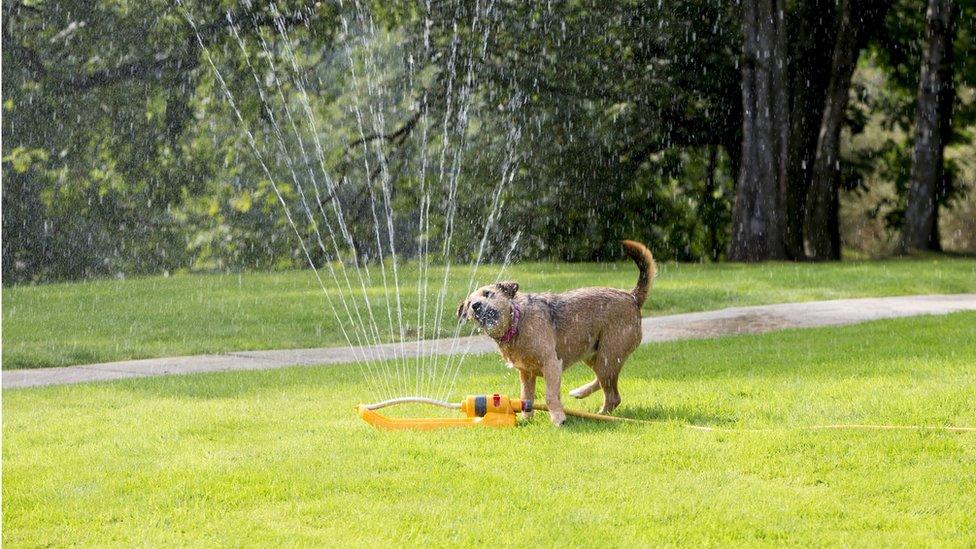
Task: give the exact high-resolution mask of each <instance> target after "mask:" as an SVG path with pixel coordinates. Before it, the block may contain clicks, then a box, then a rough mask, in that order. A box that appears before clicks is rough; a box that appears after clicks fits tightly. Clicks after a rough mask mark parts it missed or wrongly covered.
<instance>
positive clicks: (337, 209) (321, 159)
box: [252, 4, 389, 377]
mask: <svg viewBox="0 0 976 549" xmlns="http://www.w3.org/2000/svg"><path fill="white" fill-rule="evenodd" d="M271 9H272V10H273V14H274V16H275V27H276V29H277V30H278V32H279V33H280V36H281V38H282V43H283V44H285V51H286V54H287V58H288V59H289V60H290V61H291V66H292V69H293V71H294V73H295V82H296V87H297V88H298V89H299V91H300V93H301V96H300V98H301V100H302V104H303V107H304V111H305V115H306V123H307V125H308V128H309V132H310V133H311V134H312V137H313V140H314V142H315V148H316V152H317V153H318V166H319V170H320V172H321V174H322V176H323V178H324V180H325V183H326V190H327V191H328V196H329V197H330V199H329V202H330V203H331V205H332V210H333V213H334V215H335V217H336V222H337V224H338V226H339V229H340V231H341V233H342V236H343V237H344V239H345V240H346V244H347V245H348V246H349V248H350V249H351V250H353V260H354V266H355V269H356V275H357V278H358V279H359V285H360V289H361V292H362V294H361V295H362V299H363V302H364V303H365V306H366V311H367V317H368V318H369V324H368V325H367V324H366V323H365V321H364V320H363V318H362V314H361V313H360V311H359V307H358V306H357V307H354V310H355V313H356V317H357V319H358V320H359V323H360V325H361V326H363V327H364V328H363V331H364V333H365V334H366V338H367V339H369V338H370V335H372V339H373V345H372V346H370V347H369V349H370V354H371V356H372V358H373V360H376V361H377V362H380V363H381V364H382V369H383V370H384V371H385V372H388V368H387V366H386V364H385V361H383V360H382V359H380V358H379V357H377V352H378V351H377V346H378V345H379V343H380V342H381V339H380V337H379V330H378V327H377V324H376V320H375V318H374V317H373V314H372V305H371V304H370V300H369V293H368V291H367V290H366V284H365V282H364V279H363V273H362V268H361V267H360V265H359V258H358V256H357V255H356V254H355V245H354V243H353V240H352V236H351V233H350V232H349V230H348V227H347V226H346V222H345V216H344V214H343V210H342V204H341V201H340V199H339V195H338V192H337V186H336V185H335V183H334V182H333V180H332V178H331V176H330V175H329V172H328V170H327V169H326V167H325V155H324V151H323V149H322V146H321V142H320V140H319V138H318V132H317V125H316V123H315V117H314V114H313V111H312V109H311V106H310V102H309V101H308V95H307V91H306V89H305V86H304V82H303V81H302V73H301V71H299V70H298V67H297V62H296V61H295V55H294V51H293V50H292V49H291V46H290V44H289V41H288V37H287V36H286V35H285V33H284V26H283V24H282V23H281V21H280V14H279V13H278V12H277V10H276V8H275V6H274V4H272V5H271ZM252 23H254V22H253V16H252ZM255 30H256V32H257V35H258V38H259V39H260V42H261V47H262V49H263V50H264V52H265V54H266V55H267V59H268V65H269V68H270V69H271V74H272V76H273V78H274V81H275V87H276V89H277V92H278V96H279V98H280V99H281V102H282V105H283V106H284V110H285V114H286V116H287V117H288V120H289V124H290V126H291V128H292V132H293V133H294V134H295V137H296V139H297V141H298V145H299V148H300V150H301V152H302V157H303V159H304V160H305V166H306V169H307V170H308V174H309V179H310V180H311V181H312V187H313V189H314V191H315V197H316V202H317V204H318V209H319V212H320V213H321V215H322V217H323V219H324V220H326V222H327V223H328V218H329V216H328V214H327V213H326V212H325V209H324V208H323V206H322V203H323V199H322V195H321V193H320V192H319V186H318V182H317V178H316V177H315V175H314V174H313V168H312V163H311V162H310V161H309V159H308V153H307V148H306V146H305V140H304V139H303V138H302V135H301V132H300V131H299V130H298V127H297V124H296V122H295V117H294V115H293V114H292V111H291V108H290V107H289V105H288V101H287V99H286V98H285V95H284V91H283V89H282V85H281V79H280V78H279V77H278V69H277V67H276V66H275V63H274V56H273V55H272V53H271V51H270V48H269V46H268V43H267V40H266V38H265V36H264V32H263V31H262V30H261V28H260V27H258V26H257V25H256V24H255ZM328 228H329V238H330V240H331V242H332V246H333V249H334V250H335V253H336V256H337V257H341V252H340V251H339V245H338V242H337V241H336V236H335V232H334V231H332V229H331V226H328ZM339 266H340V268H341V269H340V270H341V271H342V275H343V279H344V281H345V285H346V289H347V291H348V292H349V294H350V295H351V296H352V295H354V293H355V292H354V291H353V289H352V284H351V282H350V280H349V273H348V269H347V268H346V264H345V262H344V261H341V260H340V262H339ZM387 377H389V376H388V375H387Z"/></svg>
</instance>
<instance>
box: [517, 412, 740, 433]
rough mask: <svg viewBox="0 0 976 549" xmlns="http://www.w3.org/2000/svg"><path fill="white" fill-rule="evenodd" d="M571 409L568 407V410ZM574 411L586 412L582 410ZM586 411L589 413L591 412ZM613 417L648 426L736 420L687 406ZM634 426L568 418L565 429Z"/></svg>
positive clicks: (722, 423)
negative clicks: (704, 412)
mask: <svg viewBox="0 0 976 549" xmlns="http://www.w3.org/2000/svg"><path fill="white" fill-rule="evenodd" d="M570 408H571V407H569V406H567V410H568V409H570ZM572 409H576V410H581V411H584V410H583V409H582V408H572ZM585 411H587V412H589V411H590V410H585ZM543 415H545V414H543ZM613 417H616V418H627V419H638V420H640V421H646V422H648V423H647V424H645V425H648V426H650V425H651V424H653V423H658V424H660V425H665V424H667V423H668V422H678V423H681V424H690V425H707V426H709V427H721V426H728V425H733V424H734V423H735V418H734V417H732V416H730V415H713V414H703V413H702V412H701V411H700V410H696V409H694V408H691V407H686V406H623V407H621V408H617V410H616V411H615V412H614V413H613ZM535 421H538V420H535ZM545 421H547V422H548V421H549V419H548V417H546V418H545ZM632 425H639V424H637V423H633V422H628V421H601V420H596V419H588V418H582V417H574V416H568V417H567V419H566V423H565V424H563V427H564V428H566V429H567V430H570V431H579V432H601V431H608V430H612V429H617V428H620V427H625V426H632Z"/></svg>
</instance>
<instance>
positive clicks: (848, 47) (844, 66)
mask: <svg viewBox="0 0 976 549" xmlns="http://www.w3.org/2000/svg"><path fill="white" fill-rule="evenodd" d="M889 7H890V6H889V5H888V3H887V2H879V1H873V2H869V1H867V0H841V2H840V5H839V7H838V9H839V12H838V24H837V40H836V42H835V43H834V53H833V58H832V60H831V71H830V72H831V75H830V83H829V84H828V86H827V96H826V100H825V102H824V112H823V120H822V121H821V123H820V133H819V137H818V140H817V150H816V153H815V155H814V161H813V170H812V173H811V179H810V188H809V190H808V191H807V198H806V211H805V212H804V220H803V233H804V248H805V251H806V255H807V257H808V258H810V259H814V260H820V261H822V260H827V259H840V238H839V234H840V229H839V226H838V211H837V210H838V202H839V200H838V196H837V194H838V187H839V184H840V131H841V127H842V126H843V123H844V113H845V110H846V109H847V101H848V96H849V94H850V87H851V78H852V77H853V75H854V69H855V68H856V66H857V58H858V56H859V55H860V53H861V49H862V48H863V47H864V44H865V42H866V41H867V39H868V38H869V37H870V33H871V32H873V31H874V30H875V29H876V28H877V27H878V26H880V23H881V21H882V19H883V18H884V15H885V13H887V11H888V8H889Z"/></svg>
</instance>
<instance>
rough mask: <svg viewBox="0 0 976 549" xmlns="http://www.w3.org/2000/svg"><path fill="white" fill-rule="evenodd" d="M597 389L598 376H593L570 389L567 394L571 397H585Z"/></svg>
mask: <svg viewBox="0 0 976 549" xmlns="http://www.w3.org/2000/svg"><path fill="white" fill-rule="evenodd" d="M599 390H600V380H599V378H593V381H591V382H589V383H587V384H585V385H580V386H579V387H577V388H575V389H573V390H572V391H570V392H569V396H571V397H573V398H586V397H588V396H590V395H592V394H593V393H595V392H597V391H599Z"/></svg>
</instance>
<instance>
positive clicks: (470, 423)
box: [359, 393, 532, 431]
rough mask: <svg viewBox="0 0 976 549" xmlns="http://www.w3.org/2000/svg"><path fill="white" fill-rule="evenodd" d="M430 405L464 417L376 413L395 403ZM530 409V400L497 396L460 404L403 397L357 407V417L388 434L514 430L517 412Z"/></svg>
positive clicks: (477, 396)
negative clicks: (455, 429) (463, 429)
mask: <svg viewBox="0 0 976 549" xmlns="http://www.w3.org/2000/svg"><path fill="white" fill-rule="evenodd" d="M411 403H412V404H430V405H431V406H440V407H441V408H448V409H452V410H460V411H461V412H462V413H464V415H465V416H466V417H458V418H406V419H395V418H389V417H386V416H382V415H380V414H378V413H377V412H376V410H379V409H380V408H386V407H387V406H394V405H397V404H411ZM527 410H532V401H531V400H528V401H522V400H518V399H510V398H508V397H507V396H502V395H499V394H497V393H496V394H494V395H491V396H488V395H471V396H468V397H467V398H465V399H464V400H463V401H461V402H460V403H455V402H444V401H441V400H434V399H432V398H424V397H403V398H394V399H391V400H384V401H383V402H377V403H376V404H360V405H359V417H361V418H363V420H364V421H366V423H369V424H370V425H372V426H373V427H377V428H380V429H386V430H389V431H400V430H414V431H427V430H430V429H443V428H447V427H515V423H516V416H515V414H517V413H518V412H522V411H527Z"/></svg>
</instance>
